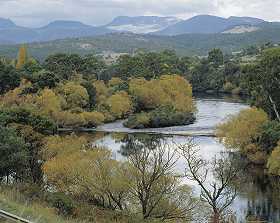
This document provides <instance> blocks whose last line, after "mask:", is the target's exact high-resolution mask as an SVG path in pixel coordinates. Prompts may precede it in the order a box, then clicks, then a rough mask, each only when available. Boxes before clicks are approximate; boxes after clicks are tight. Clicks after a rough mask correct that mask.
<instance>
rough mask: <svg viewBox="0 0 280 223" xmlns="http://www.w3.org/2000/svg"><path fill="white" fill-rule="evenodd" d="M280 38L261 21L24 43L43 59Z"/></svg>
mask: <svg viewBox="0 0 280 223" xmlns="http://www.w3.org/2000/svg"><path fill="white" fill-rule="evenodd" d="M267 42H272V43H279V42H280V25H279V24H278V23H271V24H264V25H262V28H261V29H260V30H257V31H255V32H247V33H240V34H223V33H221V34H185V35H178V36H157V35H137V34H129V33H115V34H107V35H102V36H97V37H92V38H75V39H64V40H56V41H50V42H43V43H32V44H29V45H28V48H29V52H30V54H31V55H32V56H34V57H35V58H37V59H40V60H43V59H44V58H45V57H46V56H48V55H50V54H54V53H58V52H60V53H62V52H64V53H78V54H81V55H85V54H91V53H96V54H100V53H104V52H108V51H109V52H115V53H133V52H135V51H136V50H152V51H162V50H164V49H171V50H175V51H176V52H177V53H178V54H179V55H189V56H191V55H206V54H207V52H208V51H209V50H211V49H213V48H215V47H218V48H221V49H222V50H223V51H224V52H228V53H230V52H234V51H239V50H240V49H242V48H245V47H248V46H251V45H256V44H257V45H261V44H264V43H267ZM18 47H19V46H18V45H2V46H0V55H5V56H8V57H15V56H16V55H17V52H18Z"/></svg>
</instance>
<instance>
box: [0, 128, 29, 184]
mask: <svg viewBox="0 0 280 223" xmlns="http://www.w3.org/2000/svg"><path fill="white" fill-rule="evenodd" d="M0 154H1V155H0V178H2V179H3V178H4V177H6V181H7V183H8V182H9V179H10V178H13V179H15V180H19V179H21V174H22V173H23V172H24V171H25V169H26V164H27V161H28V152H27V147H26V144H25V142H24V140H23V139H22V138H21V137H19V136H18V135H17V133H16V131H15V130H14V129H11V128H6V127H2V126H1V127H0Z"/></svg>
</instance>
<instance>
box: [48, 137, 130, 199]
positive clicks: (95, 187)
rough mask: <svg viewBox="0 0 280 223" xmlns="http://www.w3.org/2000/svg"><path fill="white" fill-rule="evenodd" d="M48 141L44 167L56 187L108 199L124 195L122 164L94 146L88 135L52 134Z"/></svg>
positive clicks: (76, 193)
mask: <svg viewBox="0 0 280 223" xmlns="http://www.w3.org/2000/svg"><path fill="white" fill-rule="evenodd" d="M46 141H47V144H46V151H47V157H48V161H47V162H46V163H45V164H44V166H43V170H44V173H45V174H46V176H47V179H48V182H49V183H51V184H52V185H54V186H55V187H56V189H57V190H59V191H61V192H65V193H71V194H72V195H74V196H82V195H84V196H85V195H86V196H92V197H98V196H99V197H102V198H103V199H105V200H111V199H112V198H114V197H115V196H116V198H118V197H119V196H123V194H125V191H126V190H127V187H126V186H125V185H126V181H124V180H122V176H123V175H124V174H123V173H122V171H123V168H122V165H123V164H121V163H119V162H118V161H115V160H113V159H112V158H111V157H112V154H111V152H110V151H109V150H107V149H103V148H91V147H90V146H88V144H87V142H86V140H85V138H80V137H77V136H74V135H72V136H67V137H60V136H55V137H49V138H48V139H47V140H46ZM108 194H109V196H108ZM111 202H112V201H111Z"/></svg>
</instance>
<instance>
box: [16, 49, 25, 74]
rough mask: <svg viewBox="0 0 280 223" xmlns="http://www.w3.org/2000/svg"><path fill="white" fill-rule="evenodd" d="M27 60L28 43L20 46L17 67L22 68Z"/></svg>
mask: <svg viewBox="0 0 280 223" xmlns="http://www.w3.org/2000/svg"><path fill="white" fill-rule="evenodd" d="M26 62H27V48H26V45H22V46H21V47H20V48H19V52H18V59H17V64H16V68H17V69H21V68H22V67H23V66H24V64H26Z"/></svg>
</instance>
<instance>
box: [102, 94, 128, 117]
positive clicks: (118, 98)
mask: <svg viewBox="0 0 280 223" xmlns="http://www.w3.org/2000/svg"><path fill="white" fill-rule="evenodd" d="M107 104H108V106H109V108H110V112H111V114H112V115H113V116H114V117H116V118H124V117H125V116H127V115H128V114H129V113H131V112H132V109H133V104H132V100H131V98H130V96H129V95H128V94H127V92H125V91H119V92H117V93H116V94H114V95H112V96H111V97H110V98H109V99H108V100H107Z"/></svg>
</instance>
